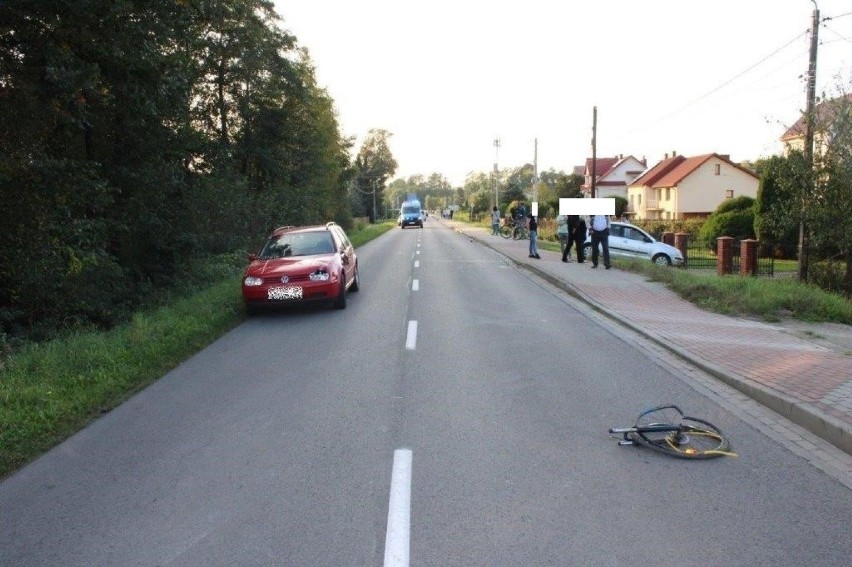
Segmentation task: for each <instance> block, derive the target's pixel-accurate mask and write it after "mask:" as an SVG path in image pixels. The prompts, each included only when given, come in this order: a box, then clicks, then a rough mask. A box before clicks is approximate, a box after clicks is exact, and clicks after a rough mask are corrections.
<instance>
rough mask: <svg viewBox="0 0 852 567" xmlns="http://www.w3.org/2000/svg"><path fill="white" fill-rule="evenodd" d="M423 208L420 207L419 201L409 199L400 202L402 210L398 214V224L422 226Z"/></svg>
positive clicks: (401, 225) (402, 226)
mask: <svg viewBox="0 0 852 567" xmlns="http://www.w3.org/2000/svg"><path fill="white" fill-rule="evenodd" d="M422 211H423V209H422V208H420V201H418V200H417V199H411V200H408V201H405V202H404V203H403V204H402V212H401V213H400V215H399V226H400V228H405V227H407V226H419V227H420V228H423V215H422Z"/></svg>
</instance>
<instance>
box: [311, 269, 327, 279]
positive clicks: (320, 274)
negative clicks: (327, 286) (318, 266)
mask: <svg viewBox="0 0 852 567" xmlns="http://www.w3.org/2000/svg"><path fill="white" fill-rule="evenodd" d="M330 277H331V276H330V275H329V273H328V272H327V271H326V270H317V271H315V272H314V273H312V274H311V275H310V278H311V281H312V282H327V281H328V278H330Z"/></svg>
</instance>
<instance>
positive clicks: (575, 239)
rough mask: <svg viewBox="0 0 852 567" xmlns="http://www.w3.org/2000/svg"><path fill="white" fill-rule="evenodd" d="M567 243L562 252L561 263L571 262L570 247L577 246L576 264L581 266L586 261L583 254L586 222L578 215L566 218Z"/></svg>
mask: <svg viewBox="0 0 852 567" xmlns="http://www.w3.org/2000/svg"><path fill="white" fill-rule="evenodd" d="M568 227H569V233H568V242H567V244H566V246H565V250H563V251H562V261H563V262H570V261H571V246H573V245H576V246H577V263H578V264H582V263H583V262H584V261H585V260H586V256H585V253H584V252H583V244H585V242H586V221H584V220H583V217H581V216H580V215H569V216H568Z"/></svg>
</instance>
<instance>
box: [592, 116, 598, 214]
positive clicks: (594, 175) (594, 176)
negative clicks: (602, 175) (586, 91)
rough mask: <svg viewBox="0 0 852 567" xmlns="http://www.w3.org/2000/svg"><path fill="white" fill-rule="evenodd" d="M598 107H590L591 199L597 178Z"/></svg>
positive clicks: (593, 196)
mask: <svg viewBox="0 0 852 567" xmlns="http://www.w3.org/2000/svg"><path fill="white" fill-rule="evenodd" d="M597 166H598V107H597V106H594V107H592V199H594V198H595V183H596V181H597V177H598V171H597Z"/></svg>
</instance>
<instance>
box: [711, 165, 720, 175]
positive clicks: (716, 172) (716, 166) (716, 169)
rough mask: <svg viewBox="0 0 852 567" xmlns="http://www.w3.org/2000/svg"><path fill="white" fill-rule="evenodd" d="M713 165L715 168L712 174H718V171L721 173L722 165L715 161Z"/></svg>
mask: <svg viewBox="0 0 852 567" xmlns="http://www.w3.org/2000/svg"><path fill="white" fill-rule="evenodd" d="M713 167H714V168H715V172H714V175H719V174H720V173H722V166H721V165H720V164H718V163H717V164H716V165H714V166H713Z"/></svg>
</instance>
